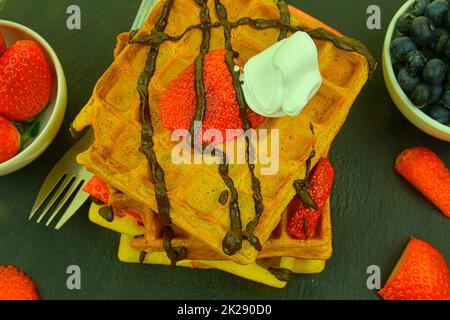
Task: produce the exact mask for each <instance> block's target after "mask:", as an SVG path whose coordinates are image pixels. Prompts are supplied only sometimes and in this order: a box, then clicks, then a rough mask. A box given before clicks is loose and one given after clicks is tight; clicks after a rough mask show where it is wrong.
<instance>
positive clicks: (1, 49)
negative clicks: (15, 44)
mask: <svg viewBox="0 0 450 320" xmlns="http://www.w3.org/2000/svg"><path fill="white" fill-rule="evenodd" d="M5 52H6V41H5V38H3V34H2V33H1V32H0V57H1V56H2V55H3V54H4V53H5Z"/></svg>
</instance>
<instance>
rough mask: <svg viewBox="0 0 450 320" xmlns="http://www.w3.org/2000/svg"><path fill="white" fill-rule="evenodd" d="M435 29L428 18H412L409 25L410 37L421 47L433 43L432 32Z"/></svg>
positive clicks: (433, 36) (433, 35)
mask: <svg viewBox="0 0 450 320" xmlns="http://www.w3.org/2000/svg"><path fill="white" fill-rule="evenodd" d="M435 30H436V27H435V25H434V23H433V21H431V20H430V19H429V18H427V17H417V18H414V20H413V23H412V24H411V37H412V38H413V39H414V41H415V42H417V43H418V44H419V45H421V46H428V45H430V44H432V43H433V42H434V39H435V38H436V36H435V34H434V31H435Z"/></svg>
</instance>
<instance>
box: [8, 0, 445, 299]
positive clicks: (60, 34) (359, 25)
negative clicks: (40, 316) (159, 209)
mask: <svg viewBox="0 0 450 320" xmlns="http://www.w3.org/2000/svg"><path fill="white" fill-rule="evenodd" d="M288 2H289V3H290V4H293V5H295V6H297V7H299V8H301V9H303V10H304V11H306V12H308V13H310V14H312V15H313V16H315V17H317V18H319V19H321V20H323V21H325V22H327V23H328V24H330V25H331V26H333V27H335V28H336V29H338V30H340V31H341V32H343V33H345V34H347V35H350V36H352V37H355V38H358V39H360V40H363V41H364V42H365V43H366V44H367V45H368V46H369V47H370V48H371V49H372V51H373V52H374V53H375V55H376V57H377V59H378V60H379V61H380V62H381V49H382V43H383V38H384V33H385V30H386V29H387V26H388V22H389V20H390V19H391V17H392V16H393V14H394V12H395V11H396V10H397V9H398V8H399V7H400V5H401V4H402V3H403V2H404V1H403V0H389V1H381V0H378V1H375V0H359V1H353V0H316V1H309V0H308V1H306V0H304V1H293V0H291V1H288ZM71 4H77V5H79V6H80V7H81V10H82V30H81V31H69V30H67V28H66V18H67V15H66V8H67V7H68V6H69V5H71ZM372 4H377V5H379V6H380V7H381V14H382V21H383V23H382V30H374V31H371V30H368V29H367V28H366V19H367V17H368V15H367V14H366V9H367V7H368V6H369V5H372ZM138 6H139V1H138V0H134V1H129V0H121V1H119V0H110V1H88V0H70V1H69V0H58V1H56V0H47V1H40V0H14V1H11V0H7V1H6V6H5V7H4V9H3V11H0V18H1V19H8V20H12V21H16V22H19V23H22V24H24V25H26V26H28V27H30V28H32V29H34V30H35V31H37V32H38V33H40V34H41V35H42V36H44V37H45V38H46V39H47V40H48V41H49V43H50V44H51V45H52V46H53V47H54V48H55V51H56V52H57V54H58V55H59V57H60V59H61V62H62V64H63V66H64V69H65V72H66V76H67V81H68V88H69V102H68V111H67V114H66V117H65V121H64V124H63V127H62V129H61V131H60V133H59V135H58V137H57V138H56V140H55V141H54V142H53V144H52V145H51V146H50V148H49V149H48V151H47V152H46V153H45V154H44V155H43V156H41V157H40V158H39V159H38V160H36V161H35V162H33V163H32V164H31V165H30V166H28V167H27V168H25V169H23V170H21V171H19V172H17V173H15V174H12V175H9V176H7V177H2V178H0V265H1V264H12V265H16V266H18V267H19V268H21V269H23V270H24V271H26V272H27V273H29V274H30V275H31V276H32V277H33V278H34V280H35V281H36V282H37V284H38V286H39V289H40V292H41V294H42V297H43V298H44V299H141V298H143V299H172V298H177V299H221V298H226V299H378V296H377V295H376V293H375V292H374V291H370V290H368V289H367V287H366V280H367V273H366V269H367V267H368V266H370V265H379V266H380V268H381V271H382V283H384V281H385V280H386V279H387V277H388V275H389V273H390V271H391V270H392V268H393V267H394V265H395V262H396V261H397V259H398V258H399V256H400V254H401V251H402V249H403V247H404V246H405V245H406V243H407V241H408V238H409V237H410V236H417V237H419V238H422V239H424V240H426V241H429V242H431V243H432V244H433V245H435V246H436V247H437V248H438V249H439V250H440V251H441V252H442V253H443V254H444V255H445V256H446V258H447V260H449V259H450V246H449V240H450V236H449V234H450V233H449V231H450V221H449V220H448V219H446V218H445V217H444V216H443V215H442V214H440V213H439V211H438V210H436V209H435V208H434V207H433V205H432V204H431V203H429V202H428V201H427V200H426V199H425V198H423V197H422V196H421V195H420V194H419V193H418V192H416V191H415V190H414V189H413V188H412V187H411V186H410V185H409V184H408V183H407V182H405V181H404V180H403V179H401V178H400V177H399V176H397V174H396V173H395V171H394V170H393V163H394V161H395V158H396V156H397V155H398V154H399V153H400V152H401V151H402V150H404V149H405V148H407V147H411V146H414V145H422V146H425V147H429V148H431V149H432V150H434V151H435V152H436V153H437V154H439V155H440V156H441V157H442V158H443V160H444V161H445V162H446V163H447V164H450V152H449V144H448V143H445V142H441V141H438V140H436V139H434V138H431V137H429V136H427V135H425V134H424V133H422V132H421V131H419V130H418V129H416V128H415V127H413V125H411V124H410V123H409V122H407V120H405V118H404V117H403V116H402V115H401V114H400V113H399V111H397V109H396V108H395V106H394V105H393V103H392V101H391V99H390V98H389V95H388V93H387V91H386V89H385V86H384V83H383V78H382V73H381V68H379V69H378V71H377V73H376V75H375V77H374V79H373V81H371V82H369V83H368V84H367V86H366V87H365V88H364V89H363V91H362V93H361V95H360V96H359V98H358V100H357V101H356V103H355V105H354V107H353V109H352V111H351V114H350V117H349V118H348V121H347V122H346V124H345V126H344V128H343V130H342V131H341V133H340V135H339V136H338V138H337V139H336V140H335V143H334V145H333V148H332V150H331V155H330V158H331V161H332V163H333V164H334V166H335V168H336V172H337V177H336V183H335V186H334V191H333V198H332V217H333V233H334V250H335V251H334V255H333V258H332V259H331V261H330V262H329V263H328V265H327V268H326V270H325V271H324V272H323V273H322V274H320V275H315V276H296V277H294V279H293V280H292V281H291V282H290V283H289V285H288V286H287V287H286V288H285V289H282V290H279V289H272V288H267V287H265V286H263V285H259V284H255V283H252V282H249V281H246V280H242V279H240V278H238V277H235V276H232V275H229V274H226V273H223V272H220V271H215V270H207V271H199V270H198V271H192V270H188V269H182V268H177V269H176V270H173V269H171V268H170V267H159V266H140V265H128V264H123V263H120V262H119V261H118V259H117V257H116V255H117V246H118V240H119V236H118V235H117V234H115V233H113V232H110V231H107V230H103V229H101V228H99V227H97V226H95V225H93V224H91V223H89V222H88V219H87V212H88V206H87V205H85V206H84V207H83V208H82V209H81V210H80V212H79V213H78V214H77V215H76V216H75V217H74V218H72V220H71V221H70V222H69V223H68V224H67V225H66V226H65V227H64V228H63V229H62V231H60V232H56V231H54V230H53V229H49V228H46V227H45V226H44V225H38V224H35V223H30V222H28V220H27V216H28V214H29V211H30V209H31V207H32V204H33V202H34V199H35V196H36V194H37V192H38V190H39V188H40V185H41V183H42V181H43V180H44V179H45V177H46V175H47V173H48V172H49V171H50V170H51V168H52V167H53V165H54V164H55V163H56V162H57V161H58V159H59V158H60V157H61V156H62V155H63V154H64V152H65V151H66V150H67V149H69V148H70V146H71V145H72V144H73V143H74V141H73V139H72V138H71V137H70V134H69V132H68V128H69V124H70V122H71V121H72V120H73V119H74V116H75V114H76V113H77V112H78V111H79V110H80V109H81V107H82V106H83V105H84V103H85V102H86V101H87V100H88V99H89V97H90V95H91V91H92V88H93V86H94V84H95V82H96V80H97V79H98V78H99V77H100V75H101V74H102V73H103V72H104V71H105V70H106V69H107V67H108V66H109V65H110V63H111V62H112V50H113V47H114V45H115V35H116V34H117V33H119V32H122V31H126V30H128V29H129V28H130V25H131V23H132V21H133V18H134V16H135V14H136V11H137V8H138ZM72 264H75V265H79V266H80V267H81V270H82V290H80V291H69V290H68V289H67V288H66V279H67V274H66V268H67V267H68V266H69V265H72Z"/></svg>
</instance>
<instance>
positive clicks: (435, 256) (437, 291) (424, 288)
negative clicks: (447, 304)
mask: <svg viewBox="0 0 450 320" xmlns="http://www.w3.org/2000/svg"><path fill="white" fill-rule="evenodd" d="M378 294H379V295H380V296H381V297H382V298H383V299H385V300H450V270H449V268H448V265H447V262H446V261H445V258H444V257H443V256H442V254H441V253H440V252H439V251H438V250H437V249H436V248H434V247H433V246H432V245H431V244H429V243H427V242H425V241H422V240H419V239H416V238H411V240H410V241H409V243H408V245H407V247H406V249H405V250H404V252H403V254H402V256H401V258H400V260H399V261H398V262H397V265H396V266H395V268H394V271H393V272H392V274H391V276H390V277H389V280H388V281H387V283H386V285H385V286H384V288H383V289H381V290H380V291H378Z"/></svg>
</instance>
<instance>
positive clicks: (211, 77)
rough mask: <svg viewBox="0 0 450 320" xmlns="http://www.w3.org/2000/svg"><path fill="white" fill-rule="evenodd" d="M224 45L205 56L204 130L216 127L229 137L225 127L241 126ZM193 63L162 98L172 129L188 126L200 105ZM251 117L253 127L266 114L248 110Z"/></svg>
mask: <svg viewBox="0 0 450 320" xmlns="http://www.w3.org/2000/svg"><path fill="white" fill-rule="evenodd" d="M225 54H226V50H225V49H220V50H214V51H211V52H209V53H208V54H207V55H206V56H205V60H204V64H203V80H204V86H205V93H206V111H205V116H204V119H203V127H202V129H203V132H204V131H206V130H209V129H216V130H219V131H220V132H221V133H222V137H224V139H226V140H230V139H233V138H234V136H233V137H227V135H226V129H242V127H243V125H242V120H241V118H240V115H239V106H238V102H237V100H236V92H235V89H234V87H233V81H232V75H231V73H230V71H229V69H228V65H227V64H226V61H225ZM194 83H195V75H194V65H193V64H192V65H190V66H189V67H188V68H186V69H185V70H184V71H183V72H182V73H181V74H180V75H179V76H178V77H177V78H176V79H174V80H172V81H171V82H170V83H169V84H168V86H167V88H166V90H165V91H164V93H163V96H162V98H161V101H160V108H161V119H162V124H163V126H164V127H165V128H166V129H168V130H170V131H175V130H177V129H185V130H189V128H190V126H191V122H192V119H193V118H194V114H195V109H196V106H197V96H196V92H195V84H194ZM248 117H249V120H250V123H251V125H252V127H253V128H255V127H257V126H258V125H260V124H262V123H263V122H264V121H265V118H264V117H262V116H260V115H258V114H256V113H254V112H253V111H252V110H250V109H249V110H248ZM213 141H214V139H213V138H208V137H206V136H205V137H203V142H204V143H210V142H213Z"/></svg>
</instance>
